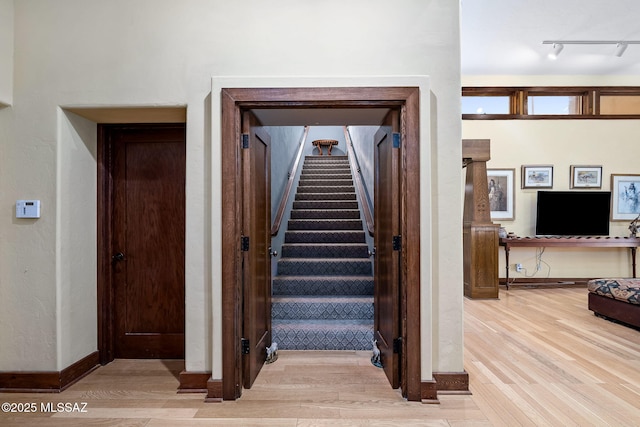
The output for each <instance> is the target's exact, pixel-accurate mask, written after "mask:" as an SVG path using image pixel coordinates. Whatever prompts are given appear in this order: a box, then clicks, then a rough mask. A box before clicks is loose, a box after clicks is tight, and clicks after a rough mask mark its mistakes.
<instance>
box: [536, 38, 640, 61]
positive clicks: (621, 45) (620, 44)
mask: <svg viewBox="0 0 640 427" xmlns="http://www.w3.org/2000/svg"><path fill="white" fill-rule="evenodd" d="M542 44H550V45H552V49H553V50H552V51H551V52H550V53H549V58H550V59H556V58H557V57H558V54H559V53H560V51H561V50H562V49H563V48H564V45H567V44H585V45H597V44H613V45H615V46H616V50H615V52H614V54H615V55H616V56H618V57H620V56H622V54H623V53H624V51H625V50H627V47H629V45H630V44H640V40H545V41H543V42H542Z"/></svg>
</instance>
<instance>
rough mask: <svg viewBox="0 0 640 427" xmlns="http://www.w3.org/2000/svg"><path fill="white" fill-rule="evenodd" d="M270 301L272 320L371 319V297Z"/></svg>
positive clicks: (286, 297) (280, 298) (284, 297)
mask: <svg viewBox="0 0 640 427" xmlns="http://www.w3.org/2000/svg"><path fill="white" fill-rule="evenodd" d="M271 301H272V302H271V316H272V319H300V320H313V319H315V320H318V319H327V320H338V319H344V320H347V319H350V320H355V319H373V297H372V296H359V295H358V296H340V297H335V296H328V297H327V296H316V295H304V296H277V297H273V298H272V300H271Z"/></svg>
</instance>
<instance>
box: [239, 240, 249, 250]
mask: <svg viewBox="0 0 640 427" xmlns="http://www.w3.org/2000/svg"><path fill="white" fill-rule="evenodd" d="M240 247H241V248H242V252H247V251H248V250H249V236H242V237H241V238H240Z"/></svg>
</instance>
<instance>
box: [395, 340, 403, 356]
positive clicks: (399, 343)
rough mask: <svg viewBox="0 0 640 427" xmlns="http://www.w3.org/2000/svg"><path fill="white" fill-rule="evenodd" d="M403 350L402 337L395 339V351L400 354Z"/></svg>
mask: <svg viewBox="0 0 640 427" xmlns="http://www.w3.org/2000/svg"><path fill="white" fill-rule="evenodd" d="M401 351H402V337H399V338H396V339H394V340H393V353H394V354H400V352H401Z"/></svg>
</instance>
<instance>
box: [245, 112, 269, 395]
mask: <svg viewBox="0 0 640 427" xmlns="http://www.w3.org/2000/svg"><path fill="white" fill-rule="evenodd" d="M242 132H243V141H242V144H243V149H242V182H243V185H242V192H243V197H242V200H243V207H242V239H243V246H244V247H243V266H242V299H243V304H242V313H243V314H242V315H243V328H242V329H243V330H242V334H243V353H244V357H243V367H242V369H243V385H244V387H245V388H251V386H252V385H253V382H254V380H255V379H256V376H257V375H258V373H259V372H260V369H261V368H262V365H263V364H264V361H265V359H266V348H267V347H268V346H269V345H270V344H271V254H270V246H271V157H270V154H271V151H270V136H269V134H268V133H267V132H266V131H265V129H264V128H262V127H260V126H259V123H258V121H257V119H256V118H255V116H254V115H253V114H252V113H250V112H245V113H244V114H243V123H242ZM247 351H248V353H247Z"/></svg>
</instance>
